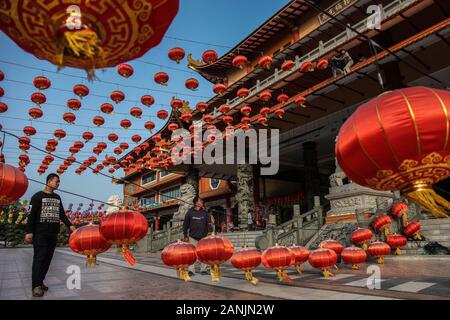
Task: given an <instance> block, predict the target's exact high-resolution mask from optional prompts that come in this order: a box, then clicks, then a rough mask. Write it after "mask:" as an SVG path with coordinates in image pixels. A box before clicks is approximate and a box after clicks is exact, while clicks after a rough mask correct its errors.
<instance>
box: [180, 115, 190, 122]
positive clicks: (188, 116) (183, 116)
mask: <svg viewBox="0 0 450 320" xmlns="http://www.w3.org/2000/svg"><path fill="white" fill-rule="evenodd" d="M181 120H183V121H184V122H187V123H189V122H191V121H192V114H191V113H183V114H182V115H181Z"/></svg>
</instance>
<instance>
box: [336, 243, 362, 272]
mask: <svg viewBox="0 0 450 320" xmlns="http://www.w3.org/2000/svg"><path fill="white" fill-rule="evenodd" d="M341 257H342V261H344V263H349V264H351V265H352V269H353V270H358V269H359V266H358V264H360V263H364V262H366V259H367V254H366V252H365V251H364V250H363V249H361V248H358V247H348V248H345V249H344V250H343V251H342V253H341Z"/></svg>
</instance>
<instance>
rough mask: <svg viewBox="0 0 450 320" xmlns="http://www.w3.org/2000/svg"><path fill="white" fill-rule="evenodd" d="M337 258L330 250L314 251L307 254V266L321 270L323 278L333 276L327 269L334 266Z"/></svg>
mask: <svg viewBox="0 0 450 320" xmlns="http://www.w3.org/2000/svg"><path fill="white" fill-rule="evenodd" d="M337 259H338V256H337V254H336V252H334V251H333V250H331V249H325V248H321V249H316V250H314V251H311V252H310V254H309V258H308V261H309V264H310V265H311V266H312V267H314V268H319V269H322V274H323V276H324V277H325V278H328V277H330V276H331V277H332V276H334V275H333V274H332V273H331V272H330V271H329V270H328V269H329V268H330V267H332V266H335V265H336V262H337Z"/></svg>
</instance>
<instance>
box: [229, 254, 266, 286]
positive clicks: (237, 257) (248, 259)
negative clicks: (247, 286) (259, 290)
mask: <svg viewBox="0 0 450 320" xmlns="http://www.w3.org/2000/svg"><path fill="white" fill-rule="evenodd" d="M231 264H232V265H233V267H235V268H236V269H241V270H244V272H245V280H247V281H250V282H251V283H252V284H254V285H256V284H257V283H258V281H259V280H258V279H257V278H255V277H254V276H253V274H252V270H253V269H255V268H257V267H258V266H259V265H260V264H261V253H259V251H258V250H256V248H242V249H240V250H238V251H236V252H235V253H234V254H233V256H232V257H231Z"/></svg>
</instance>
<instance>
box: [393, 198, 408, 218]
mask: <svg viewBox="0 0 450 320" xmlns="http://www.w3.org/2000/svg"><path fill="white" fill-rule="evenodd" d="M407 213H408V205H407V204H406V203H404V202H403V201H400V202H396V203H394V204H393V205H392V207H391V214H392V215H393V216H394V217H396V218H401V217H402V216H403V215H404V214H407Z"/></svg>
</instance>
